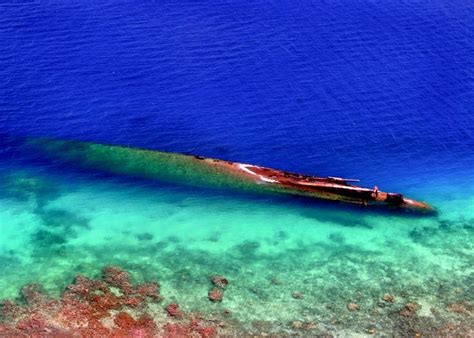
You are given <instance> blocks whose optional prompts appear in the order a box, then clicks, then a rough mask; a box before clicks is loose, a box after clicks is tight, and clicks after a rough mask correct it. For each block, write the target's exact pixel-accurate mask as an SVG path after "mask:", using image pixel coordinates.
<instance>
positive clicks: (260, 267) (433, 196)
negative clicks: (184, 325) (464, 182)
mask: <svg viewBox="0 0 474 338" xmlns="http://www.w3.org/2000/svg"><path fill="white" fill-rule="evenodd" d="M0 175H1V178H2V179H1V182H2V193H1V195H0V196H1V197H0V198H1V208H0V222H1V224H2V232H1V234H0V243H2V245H1V249H0V250H1V251H0V259H1V261H2V266H3V270H4V271H5V273H2V276H1V277H0V290H1V294H0V298H18V297H19V293H18V290H19V289H20V287H21V286H23V285H25V284H28V283H31V282H39V283H41V284H43V285H44V286H45V288H46V290H47V291H48V292H50V293H52V294H56V295H58V294H59V293H60V292H61V291H62V290H63V289H64V287H65V286H66V285H67V284H68V283H69V282H70V281H71V280H72V279H73V277H74V276H75V275H76V274H77V273H81V274H85V275H87V276H97V275H98V274H100V270H101V268H102V267H103V266H105V265H107V264H116V265H119V266H121V267H123V268H125V269H127V270H128V271H130V272H131V274H132V276H133V277H134V279H135V280H136V281H137V282H141V281H144V280H158V281H159V282H160V283H161V285H162V294H163V295H165V297H166V299H167V300H168V301H170V300H174V301H177V302H178V303H179V304H180V305H181V306H182V307H183V309H184V310H196V311H199V312H203V313H206V314H209V315H212V314H215V313H221V312H222V311H223V310H224V309H229V310H230V311H231V312H232V321H234V322H235V323H237V325H238V326H239V327H241V328H242V329H243V330H246V331H250V332H255V333H261V332H275V333H281V332H293V331H292V330H294V329H295V328H294V327H295V324H294V322H295V321H299V322H301V323H306V324H304V325H306V326H307V327H308V332H309V331H311V332H313V333H327V332H330V333H339V334H354V333H355V332H357V333H368V332H372V330H376V332H400V333H407V332H410V330H414V331H416V330H420V331H423V329H427V328H429V327H435V326H437V325H438V326H442V325H444V324H446V323H448V322H454V323H463V322H464V323H466V321H470V320H472V312H469V311H470V310H469V309H470V306H472V303H470V302H472V294H473V290H472V285H474V279H473V278H474V276H473V266H472V261H473V260H474V250H473V247H474V238H473V232H474V211H473V208H472V205H473V203H474V199H473V197H472V196H474V194H473V191H464V192H462V193H459V192H456V191H455V190H454V189H453V187H448V186H439V185H438V186H437V189H438V190H437V191H435V190H433V191H429V190H428V189H427V188H426V187H424V190H423V191H421V192H420V191H418V194H417V196H414V197H417V198H421V199H426V200H427V201H429V202H431V203H433V204H434V205H435V206H436V207H438V209H439V214H438V215H437V216H435V217H417V216H414V215H410V214H400V213H389V212H380V211H370V210H367V209H363V208H354V207H344V206H337V205H333V204H330V203H329V204H327V203H319V202H315V201H311V200H306V199H299V198H296V199H295V198H287V197H275V196H269V195H262V196H259V195H251V194H237V193H235V192H230V191H220V190H207V189H193V188H189V187H184V186H179V185H176V184H163V183H160V182H154V181H149V180H138V179H131V178H127V177H119V176H112V175H108V174H106V173H102V172H95V171H93V170H80V169H78V168H77V167H75V166H69V165H68V164H61V165H60V166H58V165H57V164H55V165H53V164H51V163H48V162H47V161H46V162H41V163H34V161H32V162H31V163H28V162H25V161H17V162H15V161H9V162H8V165H7V164H6V163H4V166H3V167H2V170H1V172H0ZM212 274H222V275H224V276H226V277H227V278H228V279H229V280H230V286H229V287H228V289H227V291H226V293H225V297H224V300H223V301H222V303H219V304H214V303H211V302H209V300H208V298H207V291H208V281H209V276H210V275H212ZM385 294H390V295H393V296H394V297H395V301H394V302H393V303H392V302H385V301H383V300H382V297H383V296H384V295H385ZM410 302H416V303H417V304H418V310H417V314H416V316H414V317H415V319H412V318H409V319H406V318H404V317H402V316H400V310H401V309H403V307H404V305H405V304H407V303H410ZM349 303H355V304H357V305H358V306H359V310H357V311H349V310H348V309H347V306H348V304H349ZM453 303H455V304H458V303H460V304H463V305H462V306H463V307H464V308H465V309H466V311H467V312H466V313H455V312H453V311H450V309H451V308H450V306H451V305H452V304H453ZM308 323H314V324H316V325H315V326H314V325H310V324H308ZM296 326H298V325H296ZM306 326H305V327H306ZM414 331H413V332H414ZM305 332H306V331H305Z"/></svg>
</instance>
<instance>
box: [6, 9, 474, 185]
mask: <svg viewBox="0 0 474 338" xmlns="http://www.w3.org/2000/svg"><path fill="white" fill-rule="evenodd" d="M0 12H1V14H0V41H2V43H1V45H0V78H1V79H2V80H1V81H0V100H1V101H0V131H1V132H6V133H10V134H15V135H18V134H21V135H38V136H49V137H61V138H69V139H77V140H90V141H100V142H106V143H113V144H121V145H133V146H139V147H146V148H151V149H160V150H165V151H177V152H194V153H197V154H201V155H203V156H212V157H218V158H225V159H232V160H235V161H242V162H248V163H258V164H262V165H268V166H273V167H280V168H285V169H290V170H294V171H299V172H308V173H313V174H320V175H339V176H343V177H346V176H347V177H356V178H362V179H364V181H369V182H380V181H382V182H386V184H390V185H393V186H394V187H396V186H397V180H398V179H395V178H394V179H392V176H393V175H396V176H399V175H403V176H404V177H409V178H410V179H413V180H415V181H416V183H420V184H430V182H426V181H425V180H431V179H432V177H431V176H432V175H433V174H434V173H436V174H437V175H444V174H446V175H452V174H454V176H457V175H462V176H464V175H467V174H469V172H468V171H469V169H470V168H471V167H472V164H473V163H474V151H473V149H474V114H473V112H472V108H473V107H474V95H473V89H474V88H473V86H474V78H473V74H474V70H473V69H474V58H473V53H474V42H473V39H472V33H473V26H474V24H473V20H472V18H473V16H474V6H473V5H472V4H470V3H469V2H467V1H463V2H461V3H460V2H458V1H415V2H412V1H405V2H402V3H400V2H398V1H383V2H378V1H367V2H366V1H337V2H329V3H324V2H320V3H314V2H311V1H298V2H297V3H295V2H282V3H279V4H274V3H271V2H254V3H246V2H227V3H226V2H216V3H212V2H207V3H206V2H204V3H197V2H180V3H166V2H161V1H145V2H125V1H107V2H101V3H98V2H87V3H83V2H74V1H68V2H37V1H7V2H3V3H2V4H1V5H0ZM470 177H471V178H472V177H473V174H471V175H470ZM472 182H473V181H471V183H472Z"/></svg>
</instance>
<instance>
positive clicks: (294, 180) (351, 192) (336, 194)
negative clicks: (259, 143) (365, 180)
mask: <svg viewBox="0 0 474 338" xmlns="http://www.w3.org/2000/svg"><path fill="white" fill-rule="evenodd" d="M196 158H197V159H199V160H201V161H205V162H207V163H208V164H209V165H211V166H219V167H223V168H225V169H226V170H228V171H229V172H232V173H234V174H235V175H237V176H240V177H241V178H243V179H245V180H251V181H254V182H255V183H256V184H261V185H267V186H269V187H271V186H273V187H274V188H276V190H281V191H282V192H287V193H290V194H291V193H292V194H297V195H303V196H309V197H314V198H319V199H324V200H333V201H340V202H345V203H352V204H358V205H362V206H370V205H387V206H392V207H397V208H403V209H409V210H414V211H421V212H434V211H435V209H434V208H433V207H432V206H430V205H429V204H428V203H425V202H421V201H416V200H413V199H410V198H406V197H404V196H403V195H402V194H399V193H388V192H383V191H379V190H378V188H377V187H374V188H373V189H369V188H364V187H360V186H356V185H352V184H350V183H352V182H358V181H359V180H355V179H345V178H340V177H316V176H310V175H303V174H297V173H292V172H287V171H283V170H277V169H272V168H267V167H261V166H257V165H252V164H243V163H238V162H229V161H222V160H216V159H209V158H202V157H196Z"/></svg>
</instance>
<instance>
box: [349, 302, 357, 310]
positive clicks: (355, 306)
mask: <svg viewBox="0 0 474 338" xmlns="http://www.w3.org/2000/svg"><path fill="white" fill-rule="evenodd" d="M347 309H348V310H349V311H357V310H359V305H358V304H356V303H349V304H347Z"/></svg>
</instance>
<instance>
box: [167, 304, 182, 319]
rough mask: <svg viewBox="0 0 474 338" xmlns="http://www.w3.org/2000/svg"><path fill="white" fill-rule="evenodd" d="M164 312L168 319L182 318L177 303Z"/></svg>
mask: <svg viewBox="0 0 474 338" xmlns="http://www.w3.org/2000/svg"><path fill="white" fill-rule="evenodd" d="M165 310H166V312H167V313H168V315H169V316H170V317H177V318H180V317H182V316H183V313H182V312H181V309H180V308H179V305H178V304H177V303H171V304H169V305H168V306H167V307H166V308H165Z"/></svg>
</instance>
